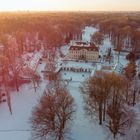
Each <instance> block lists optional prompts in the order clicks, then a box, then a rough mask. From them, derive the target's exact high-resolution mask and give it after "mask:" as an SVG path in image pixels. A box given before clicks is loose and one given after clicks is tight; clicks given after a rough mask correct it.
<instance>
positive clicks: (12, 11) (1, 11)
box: [0, 9, 140, 13]
mask: <svg viewBox="0 0 140 140" xmlns="http://www.w3.org/2000/svg"><path fill="white" fill-rule="evenodd" d="M15 12H16V13H17V12H89V13H91V12H99V13H100V12H140V10H31V9H30V10H0V13H15Z"/></svg>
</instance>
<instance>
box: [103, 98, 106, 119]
mask: <svg viewBox="0 0 140 140" xmlns="http://www.w3.org/2000/svg"><path fill="white" fill-rule="evenodd" d="M105 118H106V100H105V101H104V108H103V121H105Z"/></svg>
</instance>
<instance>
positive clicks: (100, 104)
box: [99, 102, 102, 125]
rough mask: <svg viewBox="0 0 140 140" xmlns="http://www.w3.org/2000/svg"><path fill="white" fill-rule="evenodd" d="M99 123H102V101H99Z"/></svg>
mask: <svg viewBox="0 0 140 140" xmlns="http://www.w3.org/2000/svg"><path fill="white" fill-rule="evenodd" d="M99 125H102V102H100V103H99Z"/></svg>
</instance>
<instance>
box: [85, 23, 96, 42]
mask: <svg viewBox="0 0 140 140" xmlns="http://www.w3.org/2000/svg"><path fill="white" fill-rule="evenodd" d="M96 31H98V29H96V28H93V27H90V26H86V27H85V29H84V30H83V34H82V39H83V41H88V42H90V38H91V35H93V34H94V33H95V32H96Z"/></svg>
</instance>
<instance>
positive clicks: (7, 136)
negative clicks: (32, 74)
mask: <svg viewBox="0 0 140 140" xmlns="http://www.w3.org/2000/svg"><path fill="white" fill-rule="evenodd" d="M43 68H44V64H41V65H39V66H38V69H37V70H38V72H40V71H41V70H43ZM40 74H41V73H40ZM41 76H42V74H41ZM45 86H46V82H45V81H44V80H43V79H42V82H41V84H40V87H38V88H37V92H35V91H34V88H33V83H30V84H24V85H22V86H21V87H20V91H19V92H17V91H12V92H10V94H11V105H12V115H11V114H10V112H9V109H8V106H7V104H6V103H3V104H1V105H0V114H1V115H0V124H1V125H0V137H1V138H3V140H16V139H17V140H19V139H21V138H22V139H23V140H28V139H29V138H30V137H31V136H30V131H28V130H31V128H30V123H29V118H30V117H31V112H32V108H33V107H34V106H35V105H36V104H37V102H38V100H39V99H40V97H41V95H42V93H43V92H44V89H45ZM2 130H3V131H2ZM4 130H6V131H4Z"/></svg>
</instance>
